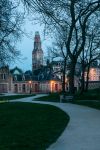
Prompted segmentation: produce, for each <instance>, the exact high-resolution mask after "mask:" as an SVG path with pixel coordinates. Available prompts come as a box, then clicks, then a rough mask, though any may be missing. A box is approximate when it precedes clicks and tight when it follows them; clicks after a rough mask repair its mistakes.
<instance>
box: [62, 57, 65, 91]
mask: <svg viewBox="0 0 100 150" xmlns="http://www.w3.org/2000/svg"><path fill="white" fill-rule="evenodd" d="M65 75H66V58H65V60H64V67H63V78H62V92H63V93H65V84H66V83H65Z"/></svg>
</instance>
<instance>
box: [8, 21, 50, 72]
mask: <svg viewBox="0 0 100 150" xmlns="http://www.w3.org/2000/svg"><path fill="white" fill-rule="evenodd" d="M23 30H25V32H27V34H28V35H29V37H30V38H29V37H27V36H25V35H24V36H23V37H22V39H21V42H19V43H18V44H17V45H18V46H17V47H18V49H19V50H20V51H21V54H22V57H21V60H17V61H16V62H14V63H13V64H11V65H10V68H14V67H15V66H18V67H19V68H21V69H22V70H23V71H26V70H31V68H32V50H33V45H34V35H35V32H36V31H39V33H40V37H41V42H42V49H43V52H44V53H46V50H47V47H48V46H50V45H51V43H52V42H51V38H50V36H45V37H44V34H43V26H40V25H39V24H35V25H34V24H32V22H30V21H29V20H27V21H26V22H25V24H24V26H23Z"/></svg>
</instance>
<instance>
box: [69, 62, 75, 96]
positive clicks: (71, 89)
mask: <svg viewBox="0 0 100 150" xmlns="http://www.w3.org/2000/svg"><path fill="white" fill-rule="evenodd" d="M75 66H76V61H72V62H71V66H70V74H69V93H70V94H72V95H73V94H74V93H75V88H74V75H75Z"/></svg>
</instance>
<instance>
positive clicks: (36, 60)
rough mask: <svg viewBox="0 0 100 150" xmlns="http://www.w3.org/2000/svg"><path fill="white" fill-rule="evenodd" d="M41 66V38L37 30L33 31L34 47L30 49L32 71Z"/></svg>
mask: <svg viewBox="0 0 100 150" xmlns="http://www.w3.org/2000/svg"><path fill="white" fill-rule="evenodd" d="M41 66H43V51H42V48H41V38H40V34H39V32H38V31H36V32H35V37H34V49H33V51H32V71H34V70H36V69H39V68H40V67H41Z"/></svg>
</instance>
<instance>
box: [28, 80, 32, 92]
mask: <svg viewBox="0 0 100 150" xmlns="http://www.w3.org/2000/svg"><path fill="white" fill-rule="evenodd" d="M29 86H30V94H31V92H32V91H31V88H32V81H29Z"/></svg>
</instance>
